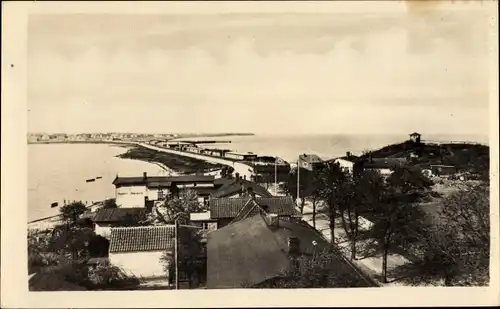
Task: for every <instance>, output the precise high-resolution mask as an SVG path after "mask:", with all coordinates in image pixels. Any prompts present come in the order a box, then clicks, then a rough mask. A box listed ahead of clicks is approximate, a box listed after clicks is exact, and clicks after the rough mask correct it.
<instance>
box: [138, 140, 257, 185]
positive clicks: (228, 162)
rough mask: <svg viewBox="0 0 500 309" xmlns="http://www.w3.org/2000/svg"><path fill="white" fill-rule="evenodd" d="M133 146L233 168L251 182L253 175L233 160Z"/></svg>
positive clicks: (250, 169)
mask: <svg viewBox="0 0 500 309" xmlns="http://www.w3.org/2000/svg"><path fill="white" fill-rule="evenodd" d="M129 144H130V143H129ZM132 144H136V145H138V146H141V147H144V148H148V149H151V150H155V151H160V152H166V153H171V154H175V155H179V156H184V157H190V158H194V159H198V160H203V161H207V162H210V163H217V164H223V165H227V166H231V167H233V168H234V173H239V174H240V176H241V177H246V178H247V179H249V180H250V178H251V176H252V175H253V168H252V167H251V166H249V165H247V164H244V163H240V162H235V161H231V160H225V159H222V158H215V157H211V156H205V155H201V154H196V153H189V152H183V151H177V150H172V149H165V148H161V147H157V146H153V145H149V144H145V143H132Z"/></svg>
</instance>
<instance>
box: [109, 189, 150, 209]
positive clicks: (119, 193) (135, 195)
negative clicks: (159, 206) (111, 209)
mask: <svg viewBox="0 0 500 309" xmlns="http://www.w3.org/2000/svg"><path fill="white" fill-rule="evenodd" d="M147 194H148V193H147V188H146V186H123V187H118V188H116V205H117V206H118V207H123V208H131V207H144V197H146V196H147Z"/></svg>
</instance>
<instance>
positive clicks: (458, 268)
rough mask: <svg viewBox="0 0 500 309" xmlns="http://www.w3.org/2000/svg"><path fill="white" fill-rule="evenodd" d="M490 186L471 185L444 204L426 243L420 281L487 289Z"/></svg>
mask: <svg viewBox="0 0 500 309" xmlns="http://www.w3.org/2000/svg"><path fill="white" fill-rule="evenodd" d="M489 193H490V192H489V187H488V184H486V183H483V184H478V185H468V186H467V187H466V188H464V189H463V190H461V191H459V192H456V193H455V194H453V195H451V196H449V197H448V198H446V199H445V200H444V201H443V204H442V209H441V210H440V211H439V221H440V222H438V223H436V225H434V226H432V229H430V232H428V233H426V234H425V236H426V237H422V238H423V239H424V240H425V241H424V243H423V245H424V246H425V255H424V260H423V261H422V263H419V264H418V265H417V266H418V270H419V275H420V277H421V280H425V279H429V278H430V279H431V280H432V279H444V284H445V285H446V286H455V285H485V284H487V282H488V280H489V275H488V273H489V258H490V254H489V252H490V251H489V248H490V216H489Z"/></svg>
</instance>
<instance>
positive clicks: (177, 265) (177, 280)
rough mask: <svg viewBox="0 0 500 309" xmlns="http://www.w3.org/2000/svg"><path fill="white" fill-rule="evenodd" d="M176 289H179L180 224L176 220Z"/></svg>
mask: <svg viewBox="0 0 500 309" xmlns="http://www.w3.org/2000/svg"><path fill="white" fill-rule="evenodd" d="M174 251H175V255H174V262H175V289H176V290H178V289H179V222H178V221H177V219H176V220H175V248H174Z"/></svg>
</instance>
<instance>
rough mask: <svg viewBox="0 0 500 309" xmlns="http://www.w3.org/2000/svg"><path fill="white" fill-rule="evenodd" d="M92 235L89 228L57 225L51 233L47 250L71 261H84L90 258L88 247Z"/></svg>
mask: <svg viewBox="0 0 500 309" xmlns="http://www.w3.org/2000/svg"><path fill="white" fill-rule="evenodd" d="M94 235H95V233H94V231H93V229H92V228H89V227H83V228H82V227H80V226H78V225H71V224H69V223H68V224H62V225H58V226H56V227H55V228H54V230H53V231H52V235H51V237H50V241H49V247H48V250H49V251H51V252H54V253H56V254H59V255H62V256H64V257H66V258H68V259H71V260H73V261H78V260H81V259H85V258H88V257H89V256H90V252H89V249H88V246H89V243H90V241H91V239H92V237H93V236H94Z"/></svg>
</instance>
